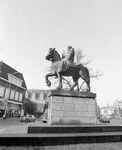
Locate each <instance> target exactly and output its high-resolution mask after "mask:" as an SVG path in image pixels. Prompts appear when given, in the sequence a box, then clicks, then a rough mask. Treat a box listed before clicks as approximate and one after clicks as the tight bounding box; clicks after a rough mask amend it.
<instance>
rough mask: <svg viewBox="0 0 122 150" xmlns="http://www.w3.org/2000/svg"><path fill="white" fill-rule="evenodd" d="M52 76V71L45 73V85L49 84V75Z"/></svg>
mask: <svg viewBox="0 0 122 150" xmlns="http://www.w3.org/2000/svg"><path fill="white" fill-rule="evenodd" d="M52 76H55V74H52V73H48V74H46V76H45V82H46V84H47V86H49V87H50V86H51V82H50V81H49V79H48V78H49V77H52Z"/></svg>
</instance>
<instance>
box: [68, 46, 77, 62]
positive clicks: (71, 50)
mask: <svg viewBox="0 0 122 150" xmlns="http://www.w3.org/2000/svg"><path fill="white" fill-rule="evenodd" d="M67 50H68V54H67V56H66V59H67V60H69V61H70V62H71V63H73V62H74V55H75V51H74V48H73V47H72V46H68V47H67Z"/></svg>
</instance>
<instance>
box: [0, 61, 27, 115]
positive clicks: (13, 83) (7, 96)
mask: <svg viewBox="0 0 122 150" xmlns="http://www.w3.org/2000/svg"><path fill="white" fill-rule="evenodd" d="M26 90H27V87H26V83H25V80H24V77H23V74H22V73H20V72H18V71H17V70H15V69H14V68H12V67H10V66H9V65H7V64H5V63H4V62H3V61H0V112H2V111H3V110H5V109H7V110H8V111H12V112H13V113H15V114H16V115H17V114H18V113H19V111H20V110H21V108H22V104H23V100H24V95H25V92H26ZM5 107H6V108H5ZM0 114H1V113H0ZM0 116H1V115H0Z"/></svg>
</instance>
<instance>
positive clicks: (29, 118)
mask: <svg viewBox="0 0 122 150" xmlns="http://www.w3.org/2000/svg"><path fill="white" fill-rule="evenodd" d="M35 121H36V118H35V116H34V115H26V116H22V117H20V122H35Z"/></svg>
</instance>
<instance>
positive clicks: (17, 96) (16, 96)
mask: <svg viewBox="0 0 122 150" xmlns="http://www.w3.org/2000/svg"><path fill="white" fill-rule="evenodd" d="M18 98H19V92H17V91H16V93H15V100H18Z"/></svg>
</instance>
